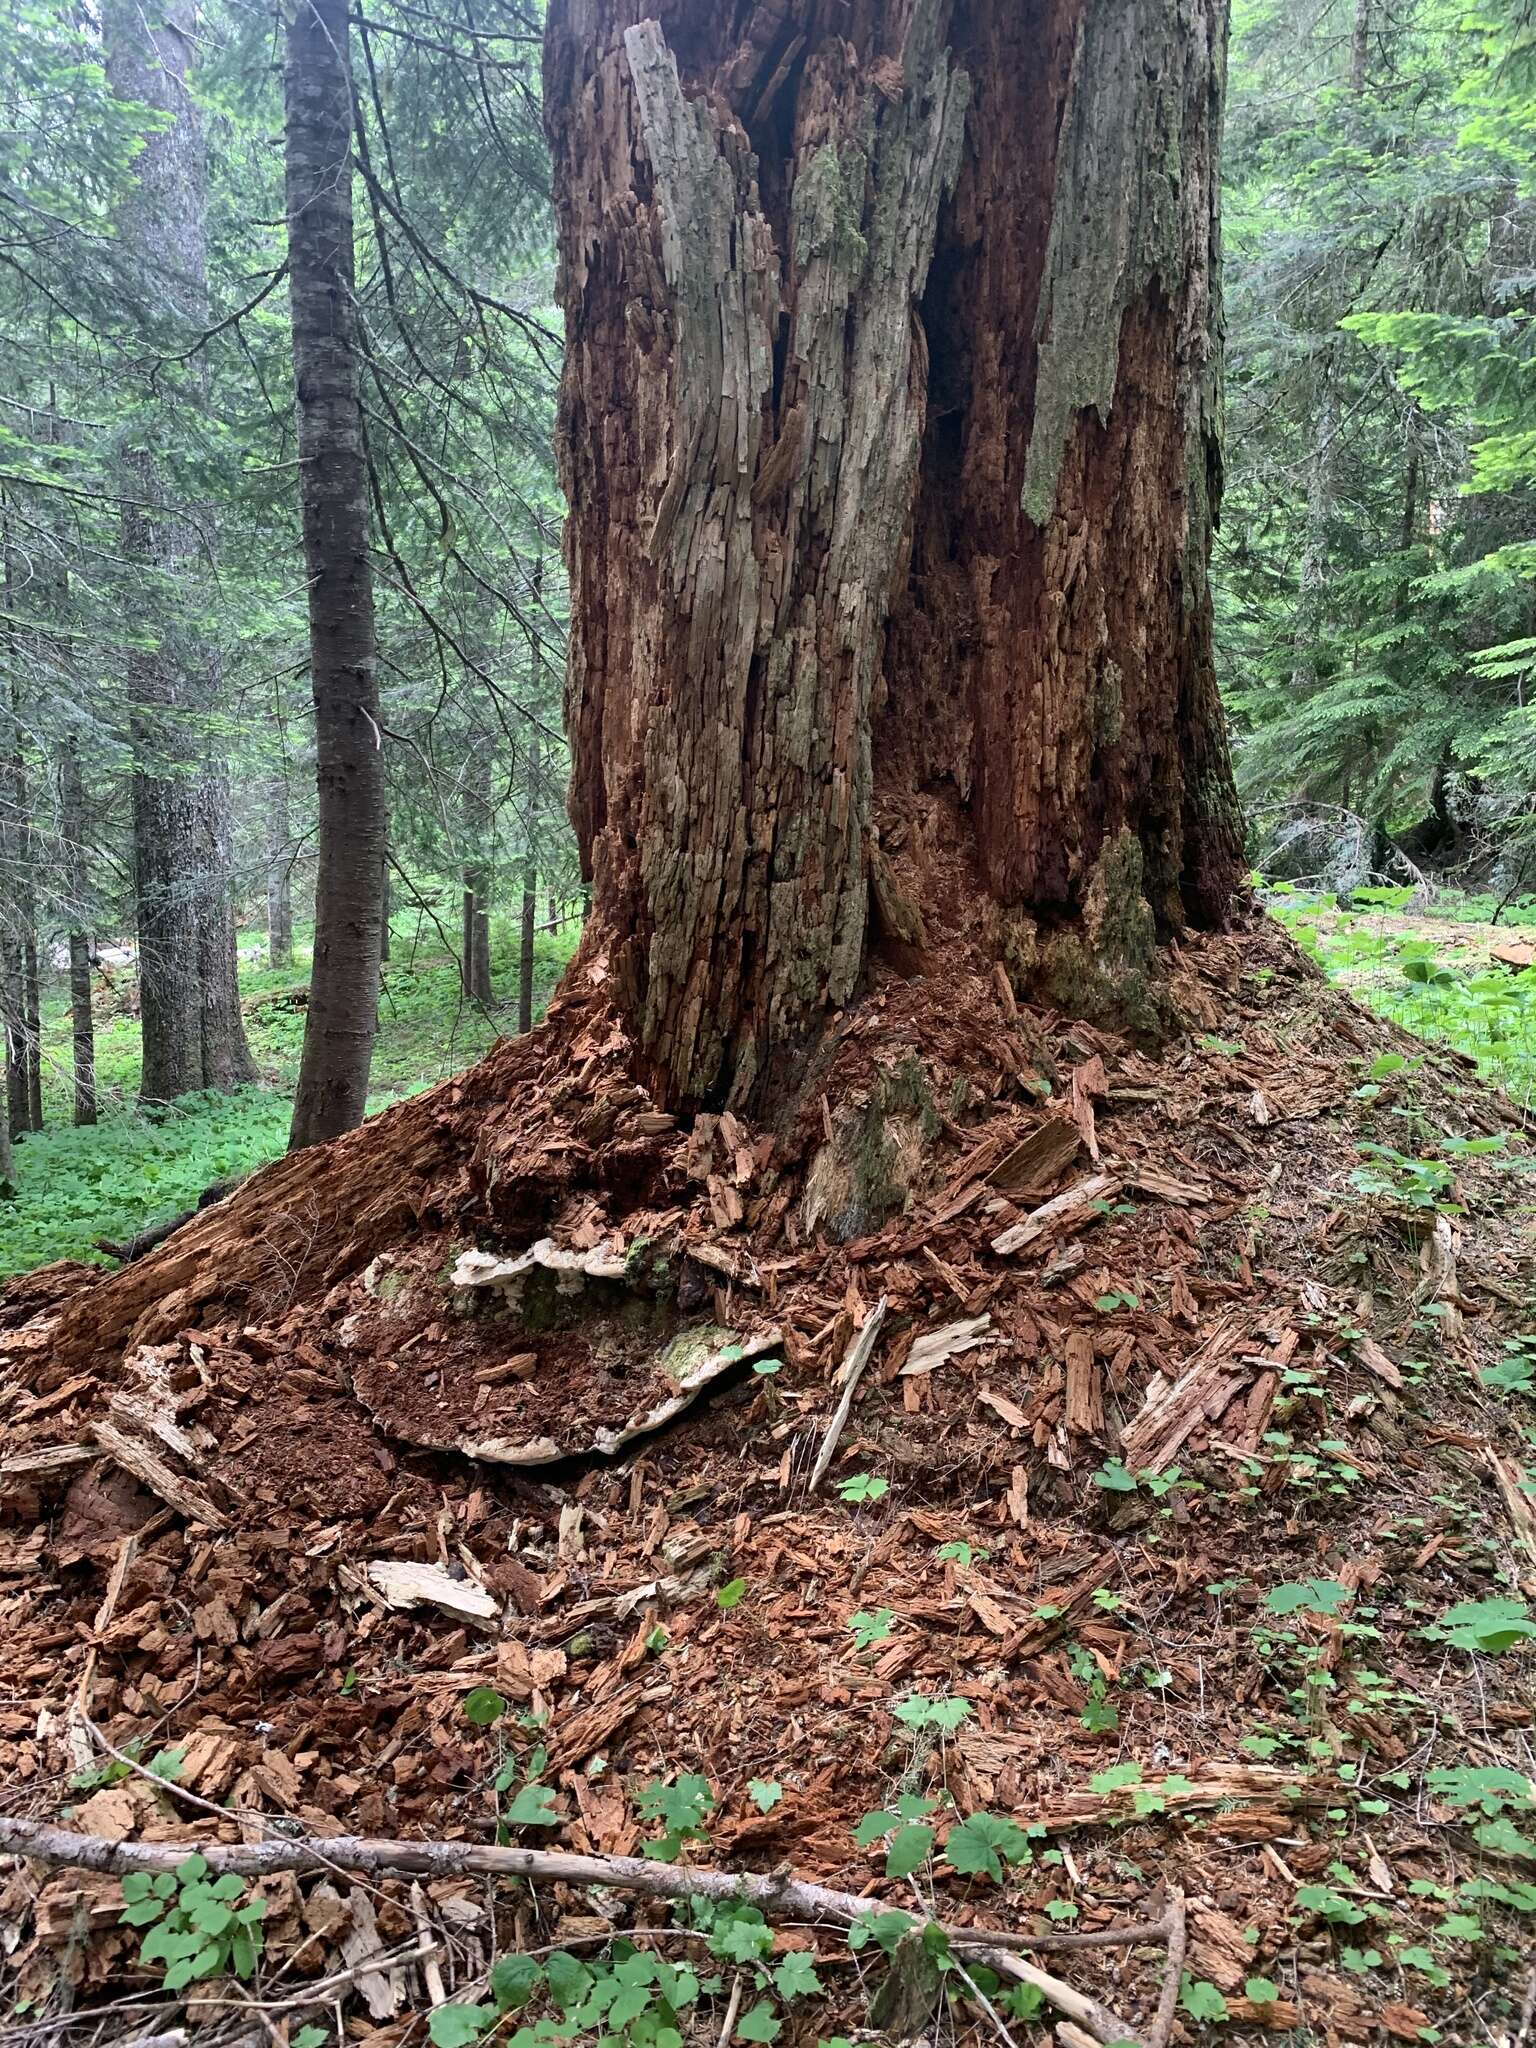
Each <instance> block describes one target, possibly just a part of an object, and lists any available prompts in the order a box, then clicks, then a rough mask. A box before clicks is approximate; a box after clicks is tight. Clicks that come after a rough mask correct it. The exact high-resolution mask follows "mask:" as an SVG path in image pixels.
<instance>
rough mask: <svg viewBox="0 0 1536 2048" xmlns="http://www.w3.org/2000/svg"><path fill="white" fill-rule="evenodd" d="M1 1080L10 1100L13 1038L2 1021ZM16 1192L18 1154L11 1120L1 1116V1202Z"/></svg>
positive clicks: (0, 1021) (0, 1039) (0, 1023)
mask: <svg viewBox="0 0 1536 2048" xmlns="http://www.w3.org/2000/svg"><path fill="white" fill-rule="evenodd" d="M0 1078H3V1080H4V1084H5V1093H6V1098H7V1100H9V1096H10V1087H11V1038H10V1033H9V1031H8V1030H6V1029H5V1028H4V1020H3V1019H0ZM15 1192H16V1152H15V1148H14V1146H13V1145H12V1142H11V1120H10V1117H9V1116H8V1115H6V1116H0V1201H6V1200H8V1199H9V1198H10V1197H11V1196H12V1195H14V1194H15Z"/></svg>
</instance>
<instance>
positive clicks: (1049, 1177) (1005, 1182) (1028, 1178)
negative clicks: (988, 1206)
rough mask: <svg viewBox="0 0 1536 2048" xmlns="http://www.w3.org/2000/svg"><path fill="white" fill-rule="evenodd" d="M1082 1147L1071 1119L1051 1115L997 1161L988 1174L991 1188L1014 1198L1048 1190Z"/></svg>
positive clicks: (1081, 1138)
mask: <svg viewBox="0 0 1536 2048" xmlns="http://www.w3.org/2000/svg"><path fill="white" fill-rule="evenodd" d="M1082 1144H1083V1135H1082V1132H1081V1130H1080V1129H1079V1127H1078V1125H1077V1124H1076V1123H1074V1122H1073V1121H1072V1119H1071V1118H1070V1117H1065V1116H1048V1117H1046V1118H1045V1120H1044V1122H1042V1123H1039V1124H1037V1125H1036V1126H1035V1128H1034V1129H1033V1130H1032V1131H1031V1132H1030V1134H1029V1136H1028V1137H1027V1138H1025V1139H1023V1140H1021V1142H1020V1143H1019V1144H1017V1145H1015V1146H1014V1147H1013V1149H1012V1151H1010V1152H1008V1153H1006V1154H1005V1155H1004V1156H1003V1158H1001V1159H1000V1160H999V1161H998V1162H997V1164H996V1166H994V1167H993V1169H992V1171H991V1172H990V1173H989V1174H988V1175H987V1182H988V1185H989V1186H991V1187H994V1188H996V1189H997V1191H998V1193H999V1194H1003V1195H1008V1196H1010V1197H1012V1198H1014V1199H1017V1198H1018V1197H1019V1196H1020V1195H1028V1194H1033V1193H1034V1192H1035V1191H1036V1190H1037V1189H1044V1188H1048V1187H1049V1186H1050V1185H1051V1183H1052V1181H1054V1180H1055V1179H1056V1177H1057V1176H1058V1175H1059V1174H1060V1173H1062V1172H1064V1171H1065V1169H1066V1168H1067V1167H1069V1166H1070V1165H1071V1164H1072V1161H1073V1160H1074V1159H1075V1158H1076V1157H1077V1155H1078V1152H1079V1151H1080V1150H1081V1149H1082Z"/></svg>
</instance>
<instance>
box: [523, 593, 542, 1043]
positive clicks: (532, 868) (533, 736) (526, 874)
mask: <svg viewBox="0 0 1536 2048" xmlns="http://www.w3.org/2000/svg"><path fill="white" fill-rule="evenodd" d="M542 566H543V565H542V563H541V564H540V567H541V569H542ZM542 772H543V770H542V759H541V750H540V747H539V735H538V732H537V730H536V729H535V730H534V731H533V732H532V733H530V735H529V738H528V787H527V790H526V791H525V793H524V799H523V901H522V915H521V918H520V919H519V925H518V943H517V1028H518V1030H519V1031H531V1030H532V1029H533V958H534V943H533V942H534V936H535V932H536V929H537V926H538V921H539V866H538V854H537V852H536V850H535V846H534V837H535V832H536V829H537V819H538V804H539V778H540V775H541V774H542Z"/></svg>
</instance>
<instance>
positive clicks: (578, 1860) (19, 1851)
mask: <svg viewBox="0 0 1536 2048" xmlns="http://www.w3.org/2000/svg"><path fill="white" fill-rule="evenodd" d="M0 1853H8V1854H10V1855H13V1856H24V1857H30V1858H31V1859H32V1860H34V1861H35V1862H39V1863H51V1864H58V1865H61V1866H64V1867H66V1868H73V1869H81V1870H99V1871H105V1872H107V1873H109V1874H112V1875H121V1874H122V1873H123V1872H125V1871H133V1870H144V1871H151V1872H160V1871H167V1870H174V1869H175V1868H176V1866H177V1864H178V1863H180V1862H182V1861H183V1860H184V1859H185V1858H186V1857H188V1856H191V1855H198V1856H201V1857H203V1858H204V1860H205V1861H206V1862H207V1864H208V1866H209V1868H210V1870H212V1871H213V1872H214V1873H215V1875H217V1876H221V1877H222V1876H224V1875H226V1874H233V1875H236V1876H239V1877H270V1876H272V1875H273V1874H274V1873H276V1872H278V1871H284V1870H293V1871H313V1872H314V1873H316V1874H317V1875H318V1874H320V1873H322V1872H335V1871H338V1870H347V1871H358V1872H366V1873H368V1874H369V1875H371V1876H385V1875H389V1874H395V1873H399V1874H406V1875H410V1874H415V1875H427V1876H432V1877H464V1876H469V1875H480V1876H488V1877H520V1878H526V1879H527V1880H528V1881H529V1882H531V1883H537V1882H542V1883H545V1884H572V1885H605V1886H607V1887H609V1888H610V1889H611V1890H614V1891H630V1892H640V1893H643V1894H645V1895H646V1896H647V1897H650V1898H661V1899H680V1898H689V1897H698V1898H706V1899H714V1900H717V1901H719V1902H722V1903H730V1904H741V1905H749V1906H756V1907H757V1908H758V1910H759V1911H760V1912H761V1913H762V1914H763V1916H764V1918H765V1919H777V1920H801V1921H807V1922H810V1923H812V1924H819V1925H829V1926H835V1927H851V1926H853V1925H854V1924H855V1923H856V1922H857V1921H860V1920H862V1919H864V1918H865V1917H866V1916H867V1915H868V1914H870V1913H872V1912H875V1911H877V1910H878V1908H879V1905H880V1901H879V1900H878V1899H867V1898H858V1897H856V1896H855V1895H854V1894H853V1893H852V1892H839V1891H833V1890H832V1889H831V1888H830V1887H828V1886H826V1885H820V1884H811V1883H809V1882H807V1881H806V1880H804V1879H801V1878H796V1877H792V1876H791V1875H790V1874H789V1873H788V1871H787V1870H779V1871H773V1872H771V1873H770V1874H769V1875H768V1876H766V1877H764V1876H760V1875H759V1874H758V1873H756V1872H754V1871H731V1870H687V1869H679V1868H677V1867H676V1866H674V1865H672V1864H667V1863H653V1862H650V1861H648V1860H647V1859H646V1858H644V1857H641V1856H574V1855H567V1854H566V1853H564V1852H563V1851H560V1850H550V1849H517V1848H493V1847H490V1846H488V1845H485V1844H482V1843H478V1842H395V1841H389V1840H387V1839H379V1840H374V1839H370V1838H368V1837H364V1836H360V1835H333V1836H327V1837H325V1838H324V1839H323V1840H316V1841H310V1840H309V1839H308V1838H307V1837H304V1836H292V1835H281V1836H273V1837H271V1838H270V1839H269V1840H267V1841H264V1842H239V1843H220V1842H204V1841H200V1840H197V1839H195V1838H184V1839H182V1840H181V1841H175V1842H110V1841H108V1840H107V1839H106V1837H105V1836H103V1835H79V1834H74V1833H72V1832H71V1831H70V1830H69V1829H67V1828H56V1827H52V1826H50V1825H49V1824H48V1823H47V1822H45V1821H33V1820H19V1819H13V1818H10V1817H8V1816H5V1815H0ZM941 1924H942V1923H941ZM1183 1928H1184V1907H1183V1901H1182V1900H1181V1899H1177V1898H1176V1899H1175V1900H1174V1901H1173V1903H1172V1904H1171V1905H1170V1906H1169V1908H1168V1910H1167V1912H1166V1913H1165V1914H1164V1915H1163V1916H1162V1918H1161V1919H1160V1920H1150V1921H1144V1922H1142V1923H1140V1924H1139V1925H1137V1926H1134V1927H1128V1928H1124V1929H1121V1928H1108V1929H1104V1930H1101V1931H1097V1932H1093V1933H1087V1934H1078V1935H1071V1934H1059V1935H1052V1936H1049V1937H1044V1938H1042V1939H1041V1940H1040V1941H1039V1942H1038V1944H1037V1943H1036V1942H1035V1940H1034V1938H1033V1937H1031V1936H1024V1935H1009V1934H1006V1933H999V1932H996V1931H994V1930H991V1929H988V1928H982V1927H955V1926H949V1925H944V1928H943V1931H944V1933H945V1934H946V1935H947V1936H948V1938H949V1940H950V1942H951V1943H952V1944H953V1945H954V1946H955V1947H956V1948H962V1949H964V1950H965V1951H966V1952H967V1954H968V1955H971V1956H973V1957H975V1958H976V1959H977V1960H978V1961H981V1962H984V1963H986V1964H987V1965H988V1967H989V1968H991V1969H993V1970H995V1971H996V1972H997V1974H998V1975H999V1976H1000V1977H1011V1978H1012V1979H1013V1980H1014V1982H1015V1983H1019V1984H1030V1985H1033V1986H1034V1988H1035V1990H1037V1991H1038V1992H1039V1993H1040V1995H1041V1997H1042V1998H1044V1999H1045V2000H1046V2001H1047V2003H1049V2004H1050V2005H1053V2006H1054V2007H1055V2008H1056V2010H1057V2011H1058V2012H1062V2013H1065V2014H1066V2015H1067V2017H1068V2018H1069V2019H1071V2020H1074V2021H1076V2022H1077V2023H1078V2024H1079V2025H1080V2026H1081V2027H1083V2028H1084V2029H1086V2031H1087V2032H1088V2033H1089V2034H1090V2035H1091V2036H1092V2037H1093V2039H1094V2040H1096V2041H1099V2042H1102V2043H1106V2044H1108V2043H1120V2044H1132V2043H1134V2041H1135V2038H1136V2037H1135V2035H1134V2034H1133V2032H1132V2030H1131V2029H1130V2027H1128V2026H1127V2025H1126V2023H1125V2022H1124V2021H1123V2020H1122V2019H1120V2018H1119V2017H1118V2016H1117V2015H1116V2014H1115V2013H1114V2012H1113V2011H1111V2010H1110V2008H1109V2007H1107V2006H1105V2005H1101V2004H1100V2003H1099V2001H1098V2000H1097V1999H1095V1998H1090V1997H1089V1996H1088V1995H1087V1994H1086V1993H1084V1992H1081V1991H1078V1990H1076V1989H1075V1988H1074V1987H1073V1986H1072V1985H1071V1984H1068V1983H1066V1982H1065V1981H1064V1980H1063V1979H1062V1978H1060V1977H1054V1976H1052V1975H1051V1974H1050V1972H1049V1971H1047V1970H1042V1969H1040V1968H1039V1967H1038V1966H1037V1965H1036V1964H1034V1963H1030V1962H1026V1961H1025V1960H1024V1958H1023V1957H1022V1956H1021V1955H1019V1954H1018V1953H1017V1949H1018V1947H1020V1946H1022V1945H1025V1944H1027V1945H1029V1946H1032V1947H1033V1946H1037V1945H1038V1946H1040V1947H1045V1946H1049V1947H1051V1948H1053V1949H1065V1948H1104V1947H1108V1946H1111V1945H1116V1946H1120V1945H1129V1944H1132V1943H1139V1942H1153V1941H1160V1942H1165V1943H1166V1944H1167V1945H1168V1949H1169V1953H1170V1957H1171V1956H1172V1955H1173V1954H1175V1953H1177V1952H1181V1951H1182V1937H1183ZM1175 1977H1176V1973H1175ZM1165 2002H1166V2001H1165ZM1165 2038H1166V2037H1165Z"/></svg>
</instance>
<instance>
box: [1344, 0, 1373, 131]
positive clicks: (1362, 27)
mask: <svg viewBox="0 0 1536 2048" xmlns="http://www.w3.org/2000/svg"><path fill="white" fill-rule="evenodd" d="M1371 12H1372V0H1355V25H1354V28H1353V29H1352V31H1351V32H1350V38H1349V90H1350V96H1351V98H1352V99H1353V100H1354V101H1355V104H1356V106H1357V107H1358V106H1359V105H1360V104H1361V102H1362V101H1363V100H1364V98H1365V88H1366V85H1367V84H1368V82H1369V78H1370V67H1371Z"/></svg>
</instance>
